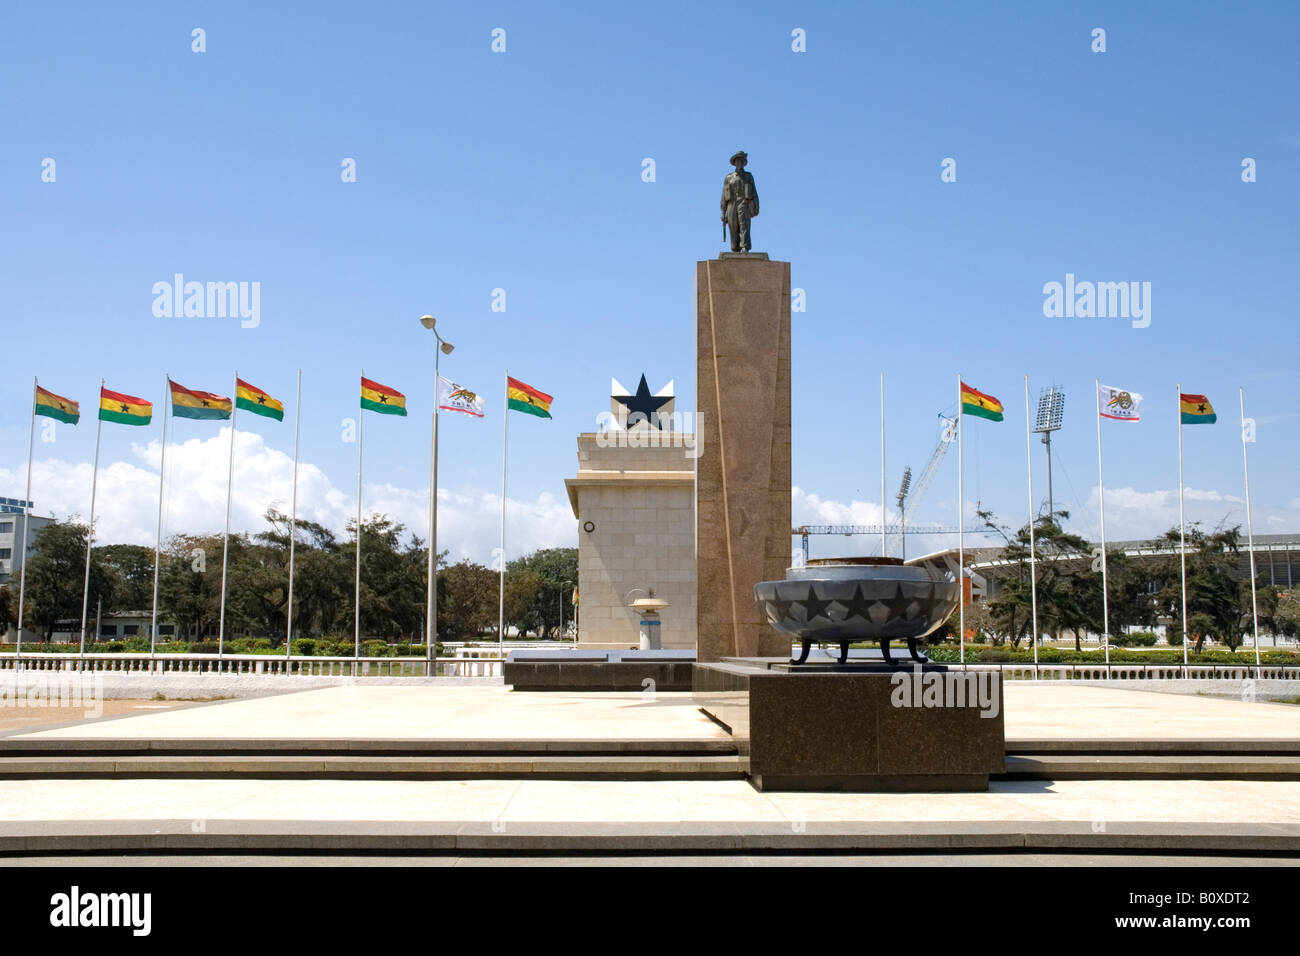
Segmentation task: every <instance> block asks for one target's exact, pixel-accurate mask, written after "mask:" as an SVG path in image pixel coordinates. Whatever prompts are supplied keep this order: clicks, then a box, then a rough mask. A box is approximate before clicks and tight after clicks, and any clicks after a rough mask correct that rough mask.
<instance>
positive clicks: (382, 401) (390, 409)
mask: <svg viewBox="0 0 1300 956" xmlns="http://www.w3.org/2000/svg"><path fill="white" fill-rule="evenodd" d="M361 407H362V408H366V409H369V410H370V411H372V412H379V414H381V415H405V414H406V396H405V395H403V394H402V393H401V392H399V391H398V390H397V389H395V388H389V387H388V386H387V385H380V384H379V383H378V382H372V381H370V379H368V378H365V377H364V376H363V377H362V379H361Z"/></svg>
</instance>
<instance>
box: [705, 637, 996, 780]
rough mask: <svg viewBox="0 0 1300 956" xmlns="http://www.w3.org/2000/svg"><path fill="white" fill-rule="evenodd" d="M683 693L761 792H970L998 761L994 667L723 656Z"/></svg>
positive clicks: (711, 664)
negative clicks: (723, 734) (726, 739)
mask: <svg viewBox="0 0 1300 956" xmlns="http://www.w3.org/2000/svg"><path fill="white" fill-rule="evenodd" d="M694 695H695V700H696V703H697V704H699V706H700V708H701V710H703V711H704V713H706V714H707V715H708V716H709V717H711V718H712V719H713V720H715V721H717V722H718V723H720V724H722V725H723V726H725V727H726V728H727V729H728V730H729V731H730V732H731V733H732V735H733V736H734V737H735V738H736V739H737V743H738V745H739V749H740V752H741V753H746V754H748V756H749V774H750V780H751V782H752V783H753V784H754V786H755V787H757V788H758V789H760V790H834V791H969V790H976V791H978V790H987V789H988V779H989V774H991V773H1002V772H1003V770H1004V769H1005V766H1006V735H1005V730H1004V722H1003V708H1002V674H1001V672H993V671H981V672H974V671H962V670H959V669H957V668H951V669H949V668H944V667H940V666H933V665H929V666H925V667H921V666H919V665H918V666H916V667H896V668H886V667H884V666H882V665H877V664H870V663H865V662H864V663H857V664H849V665H845V666H843V667H837V666H830V665H828V666H818V667H816V668H815V669H813V670H809V669H807V667H806V666H804V667H791V666H790V665H789V664H788V662H787V661H782V660H779V659H772V658H769V659H749V660H729V661H722V662H718V663H701V664H697V665H696V666H695V672H694Z"/></svg>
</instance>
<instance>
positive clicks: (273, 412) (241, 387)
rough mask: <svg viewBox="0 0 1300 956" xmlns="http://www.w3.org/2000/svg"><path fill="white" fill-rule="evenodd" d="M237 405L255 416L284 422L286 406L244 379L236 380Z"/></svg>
mask: <svg viewBox="0 0 1300 956" xmlns="http://www.w3.org/2000/svg"><path fill="white" fill-rule="evenodd" d="M235 405H236V407H238V408H242V409H244V410H245V411H249V412H252V413H253V414H254V415H265V416H266V417H267V418H274V419H275V420H276V421H277V422H282V421H284V405H283V404H282V403H281V402H279V401H277V400H276V399H274V398H272V397H271V396H270V395H268V394H266V392H264V391H262V390H261V389H260V388H258V387H257V386H256V385H249V384H248V383H247V382H245V381H244V380H243V379H242V378H237V379H235Z"/></svg>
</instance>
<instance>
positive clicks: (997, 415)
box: [961, 382, 1002, 422]
mask: <svg viewBox="0 0 1300 956" xmlns="http://www.w3.org/2000/svg"><path fill="white" fill-rule="evenodd" d="M961 411H962V414H963V415H978V416H979V417H980V418H987V419H988V420H989V421H991V422H1000V421H1002V403H1001V402H999V401H998V400H997V399H996V398H994V397H993V396H992V395H985V394H984V393H983V392H981V391H979V390H978V389H974V388H971V387H970V386H969V385H967V384H966V383H965V382H962V383H961Z"/></svg>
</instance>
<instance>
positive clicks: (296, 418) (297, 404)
mask: <svg viewBox="0 0 1300 956" xmlns="http://www.w3.org/2000/svg"><path fill="white" fill-rule="evenodd" d="M235 400H236V401H238V400H239V398H238V391H236V398H235ZM301 425H302V369H298V391H297V393H296V395H295V397H294V405H293V496H292V501H293V504H292V505H291V506H290V510H289V600H288V604H287V607H286V610H285V615H284V621H285V624H284V656H285V658H286V659H288V658H290V657H292V656H293V550H294V542H295V540H296V539H297V529H298V435H299V431H300V428H301Z"/></svg>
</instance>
